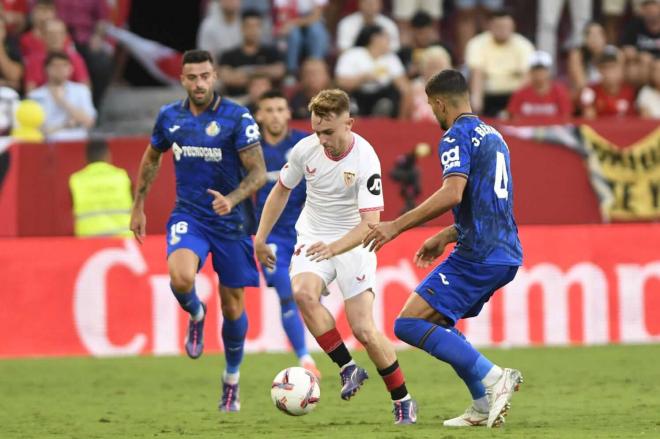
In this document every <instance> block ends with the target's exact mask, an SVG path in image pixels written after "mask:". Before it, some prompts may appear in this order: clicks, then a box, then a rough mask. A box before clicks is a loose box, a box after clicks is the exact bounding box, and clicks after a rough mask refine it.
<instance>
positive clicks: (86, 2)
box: [55, 0, 114, 108]
mask: <svg viewBox="0 0 660 439" xmlns="http://www.w3.org/2000/svg"><path fill="white" fill-rule="evenodd" d="M55 6H56V11H57V16H58V17H59V18H60V19H61V20H62V21H63V22H64V23H65V24H66V27H67V29H68V30H69V32H70V34H71V37H72V39H73V41H74V43H75V45H76V49H77V50H78V52H79V53H80V54H81V55H82V57H83V59H84V60H85V64H86V65H87V69H88V71H89V75H90V78H91V81H92V97H93V99H94V105H95V106H96V108H99V107H100V104H101V100H102V99H103V94H104V93H105V91H106V89H107V88H108V86H109V85H110V81H111V79H112V74H113V70H114V62H113V54H112V52H113V48H112V46H110V44H108V42H106V41H105V35H104V27H105V26H106V25H107V24H108V20H109V17H110V10H109V7H108V2H107V1H100V0H55Z"/></svg>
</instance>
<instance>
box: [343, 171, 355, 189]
mask: <svg viewBox="0 0 660 439" xmlns="http://www.w3.org/2000/svg"><path fill="white" fill-rule="evenodd" d="M344 183H345V184H346V187H351V186H352V185H353V183H355V172H353V171H344Z"/></svg>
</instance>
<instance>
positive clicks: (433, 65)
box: [411, 46, 451, 122]
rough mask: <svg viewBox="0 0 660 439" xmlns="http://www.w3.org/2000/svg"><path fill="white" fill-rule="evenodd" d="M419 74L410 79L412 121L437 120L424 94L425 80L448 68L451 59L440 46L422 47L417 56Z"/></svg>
mask: <svg viewBox="0 0 660 439" xmlns="http://www.w3.org/2000/svg"><path fill="white" fill-rule="evenodd" d="M419 58H420V59H419V66H420V73H421V76H419V77H417V78H415V79H413V80H412V84H411V90H412V114H411V119H412V120H414V121H428V122H437V121H436V118H435V115H434V114H433V110H432V109H431V106H430V105H429V103H428V96H427V95H426V82H427V81H428V80H429V79H431V77H432V76H433V75H435V74H436V73H438V72H440V71H442V70H446V69H450V68H451V60H450V58H449V55H448V54H447V51H446V50H445V49H443V48H442V47H441V46H431V47H429V48H427V49H424V50H423V51H422V53H421V55H420V57H419Z"/></svg>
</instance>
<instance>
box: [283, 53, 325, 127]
mask: <svg viewBox="0 0 660 439" xmlns="http://www.w3.org/2000/svg"><path fill="white" fill-rule="evenodd" d="M327 88H333V84H332V79H331V78H330V72H329V71H328V64H327V63H326V62H325V61H324V60H322V59H313V58H308V59H306V60H305V61H304V62H303V64H302V66H301V67H300V87H299V89H298V91H296V92H295V93H294V94H293V96H292V97H291V99H290V101H289V105H290V107H291V114H292V116H293V118H294V119H309V117H310V116H311V113H310V112H309V109H308V108H307V107H308V105H309V101H310V100H311V99H312V98H313V97H314V96H316V95H317V94H318V93H319V92H320V91H321V90H325V89H327Z"/></svg>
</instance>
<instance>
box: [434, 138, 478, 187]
mask: <svg viewBox="0 0 660 439" xmlns="http://www.w3.org/2000/svg"><path fill="white" fill-rule="evenodd" d="M470 148H471V145H470V138H469V136H467V135H466V134H465V133H460V132H456V133H454V132H449V133H448V134H446V135H445V136H444V137H443V138H442V140H440V164H441V165H442V178H443V179H444V178H447V177H448V176H450V175H453V174H460V175H465V176H466V177H467V176H468V175H470Z"/></svg>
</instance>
